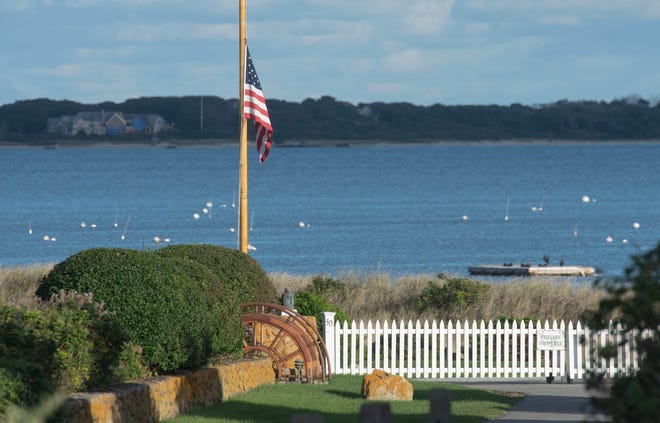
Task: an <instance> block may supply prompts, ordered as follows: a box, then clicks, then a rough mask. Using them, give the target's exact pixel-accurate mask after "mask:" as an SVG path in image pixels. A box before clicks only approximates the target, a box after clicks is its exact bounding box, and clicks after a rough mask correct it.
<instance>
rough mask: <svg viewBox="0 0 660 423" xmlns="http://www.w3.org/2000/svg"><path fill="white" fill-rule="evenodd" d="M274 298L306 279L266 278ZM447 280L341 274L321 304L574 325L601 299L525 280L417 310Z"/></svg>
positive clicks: (398, 314)
mask: <svg viewBox="0 0 660 423" xmlns="http://www.w3.org/2000/svg"><path fill="white" fill-rule="evenodd" d="M270 276H271V279H272V280H273V283H274V284H275V287H276V288H277V290H278V292H279V293H282V292H284V288H286V287H291V289H292V290H293V292H294V293H295V292H297V291H299V290H301V289H303V288H304V287H306V286H307V285H309V284H310V283H311V281H312V279H313V277H312V276H293V275H289V274H272V275H270ZM450 278H452V276H446V275H439V276H435V275H424V274H420V275H409V276H404V277H399V278H391V277H389V276H388V275H387V274H367V275H359V274H356V273H347V274H342V275H339V276H338V277H336V278H335V279H336V280H338V281H339V282H342V283H343V284H344V289H343V291H340V292H335V291H332V292H328V293H326V294H324V296H325V298H326V300H327V301H328V302H330V303H331V304H334V305H336V306H337V307H339V308H340V309H342V310H343V311H344V312H345V313H346V314H347V315H348V316H350V318H351V319H355V320H365V321H366V320H372V321H375V320H380V321H385V320H387V321H391V320H396V321H399V320H404V321H408V320H413V321H414V320H417V319H419V320H420V321H424V320H429V321H430V320H434V319H435V320H456V319H459V320H470V321H471V320H477V321H478V320H481V319H484V320H491V319H499V318H508V319H513V318H515V319H523V318H532V319H535V320H536V319H540V320H541V321H544V320H546V319H547V320H550V321H552V320H554V319H556V320H565V321H568V320H572V321H574V322H575V321H577V320H579V319H580V318H581V317H582V315H583V313H584V312H585V311H588V310H595V309H596V308H597V307H598V303H599V301H600V300H601V299H602V298H603V297H604V296H605V291H604V290H602V289H594V288H592V287H591V285H590V284H586V285H576V284H575V283H574V281H573V280H571V279H568V278H559V277H553V278H550V277H525V278H511V279H502V280H501V281H499V280H498V281H491V282H488V281H485V282H484V281H482V282H484V283H486V284H487V285H488V286H489V289H488V290H487V291H486V292H485V293H484V294H483V295H482V296H480V297H479V298H477V299H476V301H475V302H474V303H472V304H470V305H468V306H466V307H462V308H454V309H449V308H447V309H433V310H428V309H426V310H422V309H420V308H419V307H418V302H419V299H420V297H421V295H422V294H423V292H424V289H425V288H426V287H427V286H428V284H429V283H430V282H433V283H436V284H438V285H440V286H442V285H443V284H446V283H447V281H448V280H449V279H450Z"/></svg>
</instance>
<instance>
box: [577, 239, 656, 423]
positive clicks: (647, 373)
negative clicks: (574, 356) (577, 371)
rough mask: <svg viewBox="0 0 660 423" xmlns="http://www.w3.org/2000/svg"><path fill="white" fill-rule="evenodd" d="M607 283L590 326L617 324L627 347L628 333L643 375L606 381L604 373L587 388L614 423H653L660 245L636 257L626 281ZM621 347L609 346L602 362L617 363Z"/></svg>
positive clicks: (602, 352)
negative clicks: (632, 336)
mask: <svg viewBox="0 0 660 423" xmlns="http://www.w3.org/2000/svg"><path fill="white" fill-rule="evenodd" d="M601 283H604V284H605V285H606V289H607V292H608V295H607V297H606V298H604V299H602V300H601V301H600V304H599V307H598V310H597V311H595V312H593V313H588V314H587V315H586V317H587V318H588V319H589V327H590V328H592V329H600V330H605V329H607V328H608V326H609V321H610V320H612V319H614V320H618V322H619V323H621V326H622V327H623V330H624V333H625V335H624V336H623V339H624V340H623V341H622V343H626V342H628V339H629V335H628V334H630V333H632V334H634V342H635V345H636V349H637V353H638V355H639V370H637V371H636V372H635V374H634V375H631V376H626V375H616V376H615V377H614V380H613V382H612V383H607V382H605V379H604V375H603V374H602V373H598V372H594V373H592V374H591V375H590V378H589V381H588V384H587V387H588V388H589V389H594V390H596V391H598V392H600V393H599V394H597V395H595V396H594V397H592V403H593V404H594V406H595V407H596V408H597V409H599V410H600V411H602V412H604V413H605V414H607V415H609V416H611V418H612V421H615V422H654V421H657V419H658V411H659V410H660V244H658V245H657V246H656V247H655V248H654V249H652V250H650V251H648V252H647V253H645V254H643V255H639V256H635V257H633V265H632V266H630V267H628V268H627V269H626V270H625V277H624V278H623V279H621V280H617V281H610V282H604V281H602V280H601V281H598V282H597V284H601ZM618 351H619V348H617V345H607V346H605V347H604V348H602V349H601V350H600V351H598V354H599V355H600V356H601V357H603V358H604V359H616V356H617V354H618Z"/></svg>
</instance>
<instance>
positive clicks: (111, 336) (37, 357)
mask: <svg viewBox="0 0 660 423" xmlns="http://www.w3.org/2000/svg"><path fill="white" fill-rule="evenodd" d="M128 341H129V337H128V334H127V333H126V332H125V331H124V330H123V329H122V327H121V325H120V323H119V321H118V320H117V318H116V317H115V316H114V315H113V314H112V313H108V312H107V311H105V310H104V309H103V307H102V306H101V305H99V304H95V303H93V302H92V300H91V296H89V295H88V296H84V295H80V294H76V293H70V294H67V295H61V296H57V297H55V298H54V299H53V300H52V301H51V302H49V303H45V304H42V305H41V306H40V307H39V308H36V309H34V308H33V309H29V308H26V307H23V308H17V307H13V306H3V307H0V387H1V388H2V389H0V414H2V413H3V412H4V411H5V410H6V409H7V407H8V406H9V405H10V404H21V405H26V406H31V405H34V404H37V403H38V402H39V401H40V400H41V399H42V397H43V396H45V395H47V394H53V393H54V392H55V391H56V390H61V391H64V392H75V391H80V390H85V389H89V388H92V387H98V386H104V385H108V384H111V383H115V382H120V381H124V380H126V379H130V378H137V377H141V376H143V375H145V374H146V373H145V369H144V368H143V367H142V365H141V362H140V356H139V351H138V350H136V349H135V348H134V347H133V346H132V345H131V344H130V343H129V342H128Z"/></svg>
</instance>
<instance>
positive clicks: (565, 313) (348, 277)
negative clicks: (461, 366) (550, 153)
mask: <svg viewBox="0 0 660 423" xmlns="http://www.w3.org/2000/svg"><path fill="white" fill-rule="evenodd" d="M52 268H53V265H52V264H46V265H31V266H16V267H7V268H1V267H0V305H3V304H11V305H17V306H22V305H27V306H29V305H31V304H36V302H37V297H36V296H35V295H34V292H35V291H36V289H37V287H38V284H39V280H40V279H41V278H42V277H43V276H44V275H45V274H47V273H48V272H49V271H50V270H51V269H52ZM269 277H270V278H271V280H272V281H273V283H274V285H275V287H276V289H277V291H278V292H279V293H280V294H282V293H283V292H284V288H286V287H290V288H291V289H292V290H293V292H294V293H295V292H298V291H300V290H302V289H304V288H305V287H306V286H307V285H309V284H310V282H311V281H312V279H313V277H314V276H298V275H291V274H288V273H271V274H269ZM447 278H448V277H447V276H444V275H443V276H436V275H427V274H417V275H408V276H403V277H398V278H391V277H390V276H389V275H387V274H383V273H368V274H358V273H351V272H348V273H344V274H341V275H339V276H337V277H335V278H334V279H336V280H337V281H339V282H341V283H342V284H343V285H344V286H345V289H344V290H343V291H342V292H341V293H335V294H333V293H328V298H327V301H328V302H329V303H331V304H334V305H336V306H337V307H339V308H340V309H341V310H343V311H344V312H345V313H346V314H347V315H348V316H349V317H350V318H351V319H354V320H357V321H359V320H365V321H367V320H372V321H375V320H380V321H385V320H387V321H392V320H397V321H399V320H404V321H408V320H413V321H415V320H417V319H419V320H420V321H422V322H423V321H424V320H429V321H431V320H445V321H447V320H461V321H464V320H469V321H472V320H473V319H474V320H477V321H479V320H482V319H484V320H495V319H499V318H500V317H506V318H519V319H520V318H527V317H530V318H532V319H535V320H536V319H540V320H541V321H544V320H546V319H548V320H550V321H552V320H554V319H556V320H564V321H569V320H571V321H574V322H575V321H577V320H579V319H580V318H581V316H582V315H583V314H584V313H585V312H586V311H592V310H595V309H596V308H597V307H598V303H599V301H600V300H601V299H602V298H603V297H604V296H605V291H604V290H602V289H593V288H591V287H590V284H588V283H585V284H584V285H583V286H577V285H576V284H575V283H573V281H572V279H570V278H561V277H556V278H549V277H525V278H511V279H502V280H501V281H497V282H490V283H489V285H490V288H491V289H489V290H488V292H487V294H485V295H483V297H481V298H479V299H478V301H476V302H475V303H474V304H470V306H469V307H463V308H460V309H454V310H449V309H442V310H426V311H420V310H419V309H418V308H417V302H418V301H419V298H420V296H421V294H422V292H423V290H424V288H425V287H426V286H427V284H428V283H429V281H434V282H439V283H443V281H444V282H446V280H447Z"/></svg>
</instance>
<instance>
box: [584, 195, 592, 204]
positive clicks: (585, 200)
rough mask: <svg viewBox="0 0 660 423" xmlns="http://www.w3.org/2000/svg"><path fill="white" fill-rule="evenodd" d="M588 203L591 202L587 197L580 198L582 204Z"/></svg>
mask: <svg viewBox="0 0 660 423" xmlns="http://www.w3.org/2000/svg"><path fill="white" fill-rule="evenodd" d="M589 201H591V198H589V196H588V195H583V196H582V202H583V203H588V202H589Z"/></svg>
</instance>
